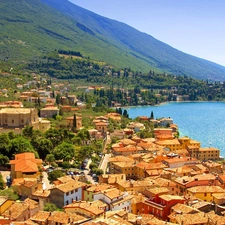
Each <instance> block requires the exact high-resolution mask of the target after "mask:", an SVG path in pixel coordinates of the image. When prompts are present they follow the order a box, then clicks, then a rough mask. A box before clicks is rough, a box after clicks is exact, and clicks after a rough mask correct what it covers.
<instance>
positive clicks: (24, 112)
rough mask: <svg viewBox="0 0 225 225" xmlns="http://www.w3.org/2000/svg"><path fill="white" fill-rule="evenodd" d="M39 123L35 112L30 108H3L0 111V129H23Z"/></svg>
mask: <svg viewBox="0 0 225 225" xmlns="http://www.w3.org/2000/svg"><path fill="white" fill-rule="evenodd" d="M38 121H39V118H38V114H37V110H36V109H31V108H16V109H15V108H4V109H1V110H0V127H8V128H23V127H25V126H27V125H33V124H35V123H37V122H38Z"/></svg>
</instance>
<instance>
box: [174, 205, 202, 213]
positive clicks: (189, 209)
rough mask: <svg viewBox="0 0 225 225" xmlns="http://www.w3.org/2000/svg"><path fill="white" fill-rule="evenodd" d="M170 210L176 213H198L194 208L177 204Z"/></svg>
mask: <svg viewBox="0 0 225 225" xmlns="http://www.w3.org/2000/svg"><path fill="white" fill-rule="evenodd" d="M171 210H173V211H175V212H176V213H183V214H184V213H191V212H193V211H195V212H198V210H196V209H195V208H192V207H191V206H188V205H185V204H181V203H177V204H176V205H175V206H173V207H172V208H171Z"/></svg>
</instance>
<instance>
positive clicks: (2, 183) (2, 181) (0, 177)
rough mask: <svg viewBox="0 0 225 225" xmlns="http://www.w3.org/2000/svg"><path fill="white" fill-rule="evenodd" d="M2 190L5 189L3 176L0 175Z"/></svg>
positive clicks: (0, 187)
mask: <svg viewBox="0 0 225 225" xmlns="http://www.w3.org/2000/svg"><path fill="white" fill-rule="evenodd" d="M0 189H1V190H3V189H4V180H3V177H2V174H0Z"/></svg>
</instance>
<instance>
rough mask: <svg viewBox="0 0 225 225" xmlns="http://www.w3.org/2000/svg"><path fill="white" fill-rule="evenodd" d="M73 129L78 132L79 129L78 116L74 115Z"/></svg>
mask: <svg viewBox="0 0 225 225" xmlns="http://www.w3.org/2000/svg"><path fill="white" fill-rule="evenodd" d="M73 128H74V129H75V130H76V129H77V116H76V114H75V113H74V115H73Z"/></svg>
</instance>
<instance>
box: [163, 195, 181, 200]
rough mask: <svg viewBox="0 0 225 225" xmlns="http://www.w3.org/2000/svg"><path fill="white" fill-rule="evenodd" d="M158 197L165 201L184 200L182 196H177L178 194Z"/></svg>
mask: <svg viewBox="0 0 225 225" xmlns="http://www.w3.org/2000/svg"><path fill="white" fill-rule="evenodd" d="M160 198H161V199H163V200H166V201H171V200H185V199H184V197H183V196H178V195H160Z"/></svg>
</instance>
